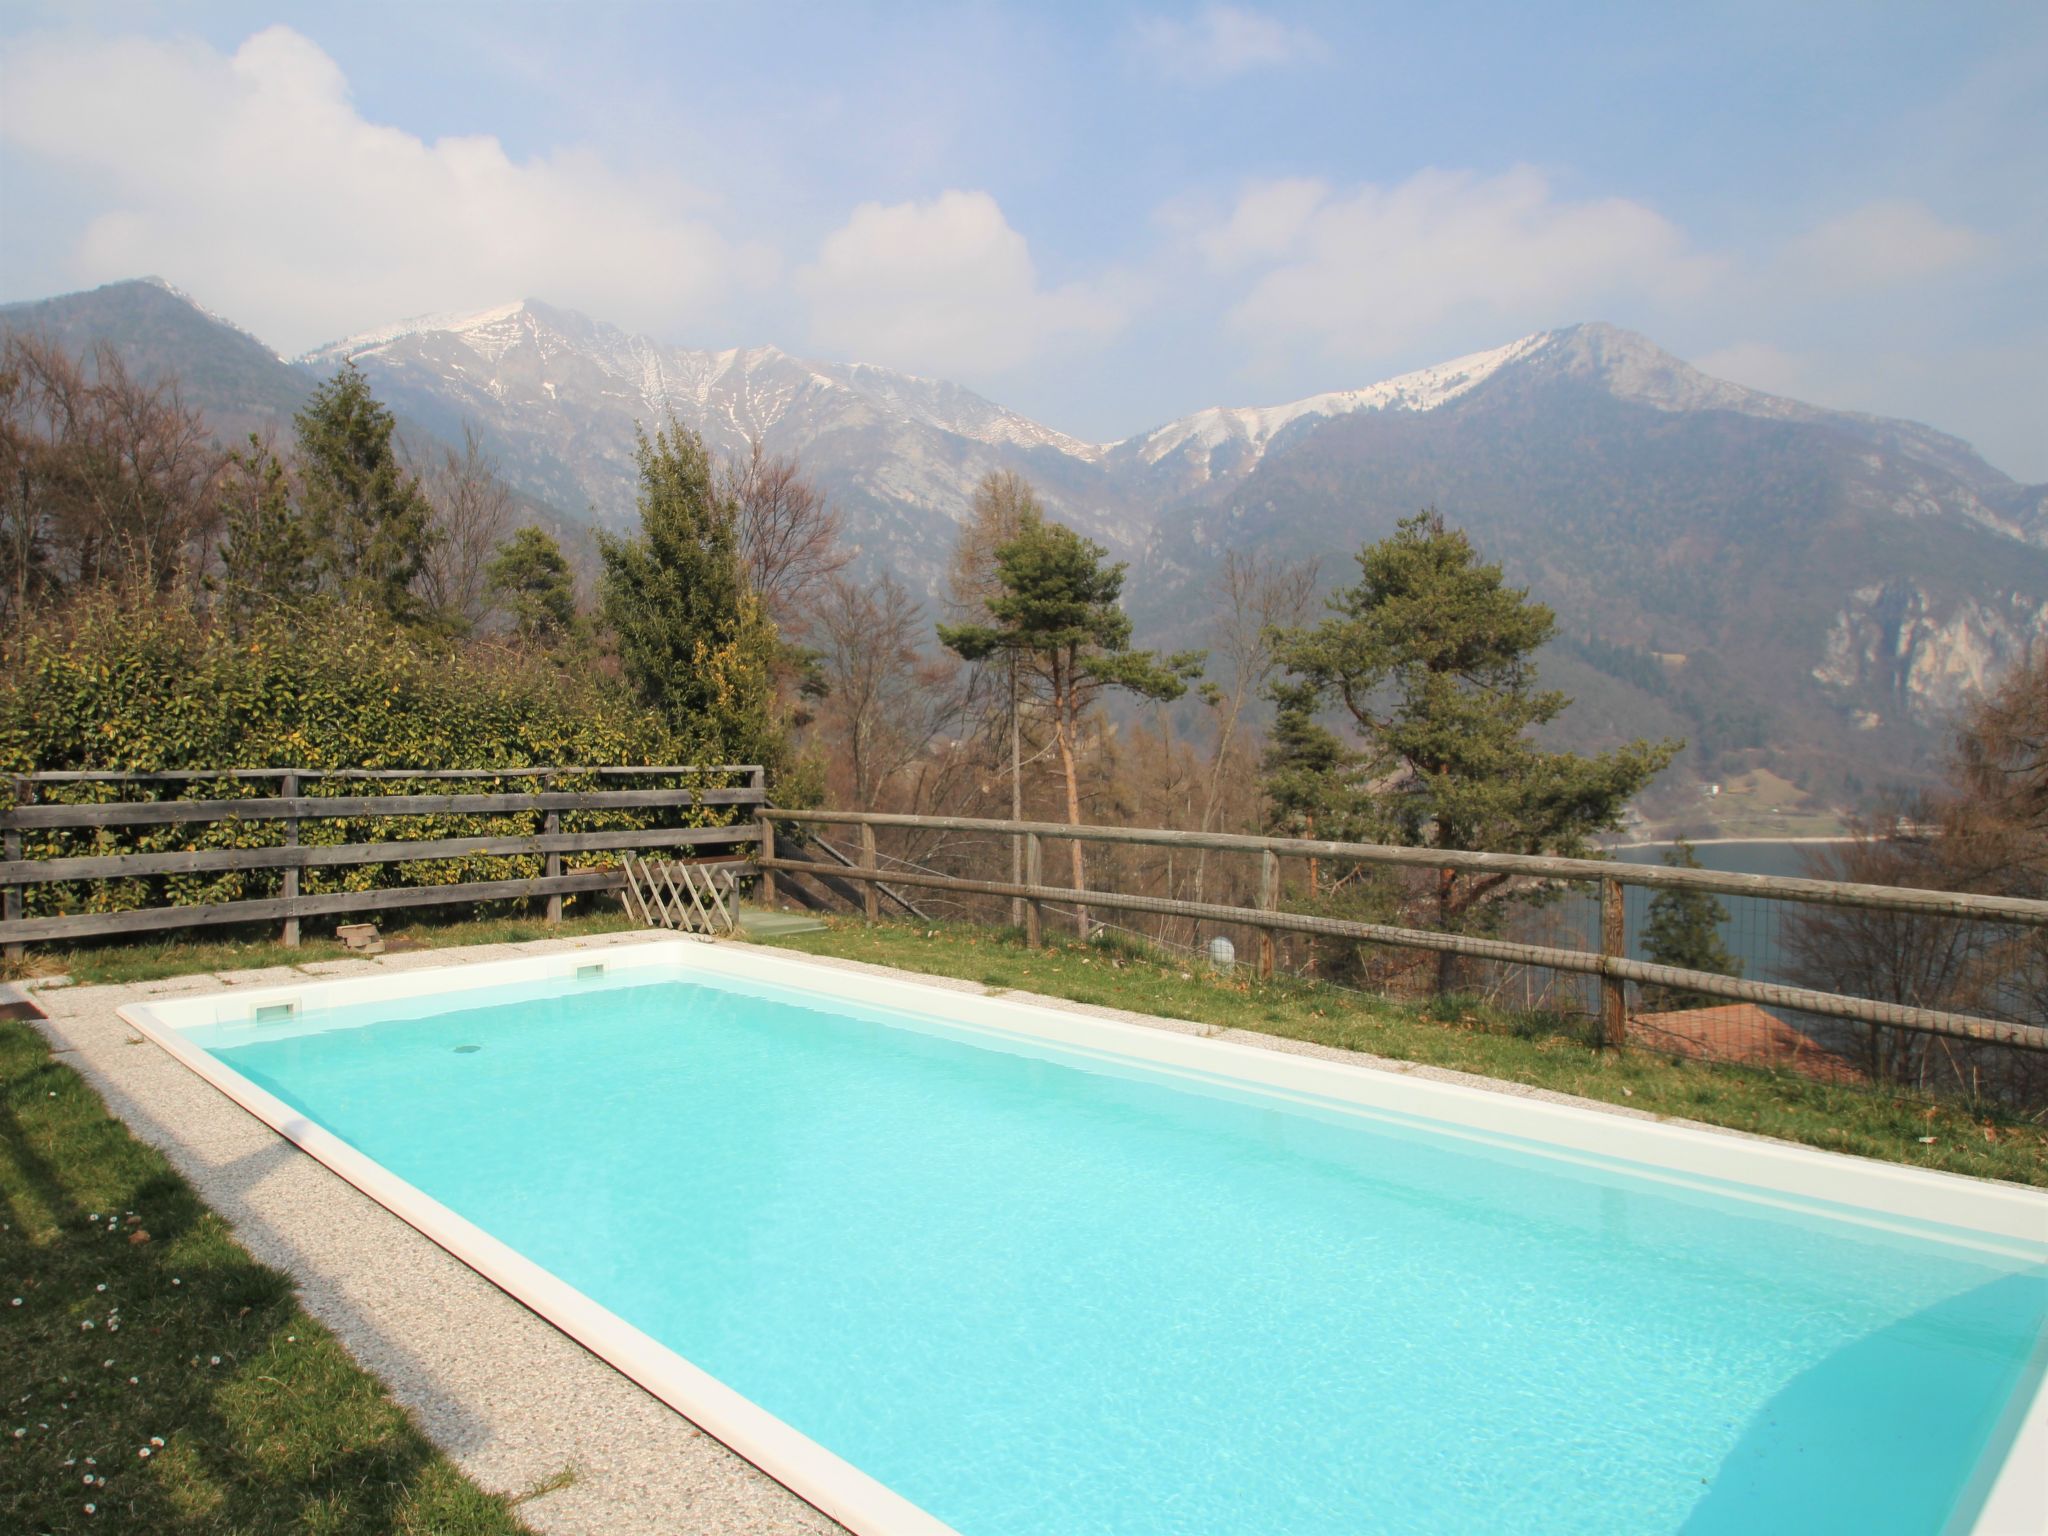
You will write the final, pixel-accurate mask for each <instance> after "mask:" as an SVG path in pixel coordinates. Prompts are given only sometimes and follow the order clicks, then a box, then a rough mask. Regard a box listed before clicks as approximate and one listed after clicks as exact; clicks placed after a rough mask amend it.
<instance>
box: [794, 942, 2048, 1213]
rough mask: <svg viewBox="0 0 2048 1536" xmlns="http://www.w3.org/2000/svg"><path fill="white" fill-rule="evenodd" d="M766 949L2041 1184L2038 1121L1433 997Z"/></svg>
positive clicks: (1124, 954)
mask: <svg viewBox="0 0 2048 1536" xmlns="http://www.w3.org/2000/svg"><path fill="white" fill-rule="evenodd" d="M768 942H772V943H774V944H776V945H777V946H778V947H781V948H785V949H794V950H802V951H804V952H806V953H808V954H816V955H838V956H842V957H844V958H846V959H849V960H866V961H870V962H872V963H874V964H876V965H892V966H896V967H898V968H900V969H902V970H906V971H924V972H927V973H930V974H934V975H940V976H956V977H964V978H966V979H968V980H971V981H978V982H981V983H982V984H983V985H985V986H989V987H994V988H1016V989H1019V990H1022V991H1027V992H1043V993H1046V994H1048V995H1050V996H1054V997H1064V998H1070V999H1072V1000H1073V1001H1075V1002H1081V1003H1094V1004H1098V1005H1100V1006H1103V1007H1111V1008H1127V1009H1130V1010H1132V1011H1134V1012H1138V1013H1152V1014H1162V1015H1165V1016H1166V1017H1169V1018H1177V1019H1189V1020H1193V1021H1195V1022H1197V1023H1205V1024H1216V1025H1221V1026H1226V1027H1232V1028H1237V1029H1248V1030H1257V1031H1260V1032H1261V1033H1264V1034H1269V1035H1283V1036H1286V1037H1287V1038H1289V1039H1294V1040H1312V1041H1315V1042H1317V1043H1319V1044H1322V1045H1334V1046H1342V1047H1344V1048H1346V1049H1349V1050H1355V1051H1370V1052H1372V1053H1373V1054H1374V1055H1378V1056H1388V1057H1393V1058H1396V1059H1398V1060H1402V1061H1417V1062H1426V1063H1428V1064H1429V1065H1431V1066H1438V1067H1450V1068H1454V1069H1456V1070H1458V1071H1461V1072H1476V1073H1479V1074H1481V1075H1483V1076H1486V1077H1496V1078H1505V1079H1507V1080H1509V1081H1512V1082H1518V1083H1529V1084H1533V1085H1535V1086H1537V1087H1542V1088H1553V1089H1556V1090H1558V1091H1560V1092H1563V1093H1573V1094H1578V1095H1580V1096H1582V1097H1584V1098H1589V1099H1604V1100H1607V1101H1609V1102H1611V1103H1615V1104H1625V1105H1628V1106H1629V1107H1631V1108H1634V1109H1645V1110H1649V1111H1651V1112H1652V1113H1655V1114H1660V1115H1671V1116H1674V1117H1678V1118H1683V1119H1687V1120H1700V1121H1705V1122H1706V1123H1708V1124H1710V1125H1724V1126H1729V1127H1732V1128H1734V1129H1737V1130H1743V1131H1754V1132H1757V1133H1759V1134H1762V1135H1766V1136H1778V1137H1783V1138H1784V1139H1785V1140H1787V1141H1802V1142H1806V1143H1807V1144H1809V1145H1811V1146H1815V1147H1822V1148H1825V1149H1826V1150H1828V1151H1830V1152H1850V1153H1855V1154H1857V1155H1859V1156H1863V1157H1878V1158H1885V1159H1888V1160H1890V1161H1892V1162H1899V1163H1912V1164H1914V1165H1916V1166H1918V1167H1922V1168H1942V1169H1946V1170H1948V1171H1950V1172H1952V1173H1967V1174H1975V1175H1978V1176H1979V1177H1983V1178H1996V1179H2012V1180H2015V1181H2017V1182H2020V1183H2025V1184H2043V1185H2048V1128H2044V1127H2042V1126H2039V1125H2028V1124H2016V1123H2012V1122H2009V1121H2002V1120H1987V1119H1983V1118H1980V1117H1978V1116H1975V1115H1972V1114H1970V1113H1968V1112H1966V1111H1964V1110H1961V1109H1956V1108H1951V1107H1949V1106H1947V1105H1935V1104H1926V1103H1920V1102H1915V1101H1909V1100H1902V1099H1891V1098H1886V1097H1884V1096H1882V1095H1879V1094H1876V1093H1872V1092H1868V1091H1863V1090H1858V1089H1854V1088H1842V1087H1835V1086H1831V1085H1829V1084H1825V1083H1816V1082H1812V1081H1810V1080H1808V1079H1806V1078H1803V1077H1798V1076H1795V1075H1792V1074H1789V1073H1788V1074H1783V1075H1780V1074H1776V1073H1769V1072H1762V1071H1757V1070H1753V1069H1749V1068H1743V1067H1731V1066H1718V1065H1702V1064H1700V1063H1698V1062H1680V1061H1672V1060H1669V1059H1667V1058H1664V1057H1660V1056H1653V1055H1651V1054H1649V1053H1647V1052H1644V1051H1631V1052H1628V1053H1626V1054H1621V1053H1615V1052H1610V1051H1602V1050H1600V1049H1598V1048H1597V1047H1596V1046H1595V1045H1594V1044H1593V1042H1592V1040H1591V1038H1590V1036H1589V1035H1587V1034H1586V1033H1585V1032H1584V1030H1583V1029H1582V1028H1581V1027H1580V1026H1578V1025H1576V1024H1574V1023H1569V1022H1566V1021H1561V1020H1558V1019H1554V1018H1547V1017H1543V1016H1528V1015H1518V1014H1505V1013H1497V1012H1494V1011H1491V1010H1488V1009H1485V1008H1482V1007H1478V1006H1476V1005H1473V1004H1471V1003H1469V1002H1463V1001H1460V1000H1457V999H1447V1000H1444V1001H1442V1002H1439V1003H1435V1004H1431V1005H1429V1006H1427V1007H1414V1006H1409V1005H1406V1004H1397V1003H1390V1002H1385V1001H1382V1000H1380V999H1376V998H1368V997H1362V996H1360V995H1358V994H1356V993H1352V992H1346V991H1343V990H1341V989H1338V988H1335V987H1327V986H1319V985H1317V984H1315V983H1312V982H1304V981H1299V980H1295V979H1292V978H1284V977H1283V978H1275V979H1274V980H1272V981H1266V982H1261V981H1257V980H1254V979H1251V978H1250V976H1249V975H1248V974H1247V973H1246V972H1244V971H1242V970H1240V971H1238V972H1235V973H1232V974H1230V975H1220V974H1217V973H1215V972H1212V971H1209V970H1208V969H1206V968H1204V967H1200V966H1193V965H1186V964H1182V963H1179V962H1174V961H1162V960H1160V959H1158V958H1156V957H1154V956H1153V955H1151V954H1149V953H1147V952H1146V951H1144V950H1142V949H1140V948H1138V947H1136V946H1123V945H1119V946H1116V947H1114V948H1106V947H1101V946H1095V945H1082V944H1079V943H1076V942H1074V941H1072V940H1056V941H1055V942H1054V943H1053V945H1052V946H1051V947H1050V948H1046V949H1040V950H1032V949H1027V948H1025V947H1024V945H1023V943H1022V941H1021V939H1020V938H1019V937H1018V936H1017V935H1016V934H1015V933H1014V932H1012V931H1008V930H1000V929H990V928H981V927H973V926H968V925H953V924H937V925H932V924H925V925H917V926H913V925H910V924H907V923H880V924H877V925H876V926H875V927H873V928H869V927H866V926H864V925H863V924H861V923H859V922H858V921H853V920H841V919H834V920H832V926H831V927H830V928H829V929H828V930H827V931H825V932H823V933H805V934H792V935H789V936H787V937H784V938H778V939H774V940H771V941H768Z"/></svg>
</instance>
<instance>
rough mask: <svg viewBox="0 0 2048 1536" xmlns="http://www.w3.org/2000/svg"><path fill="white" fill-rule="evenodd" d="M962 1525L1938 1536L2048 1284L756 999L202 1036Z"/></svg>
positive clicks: (1752, 1207)
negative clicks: (1899, 1535)
mask: <svg viewBox="0 0 2048 1536" xmlns="http://www.w3.org/2000/svg"><path fill="white" fill-rule="evenodd" d="M186 1033H187V1037H188V1038H190V1039H192V1040H193V1041H194V1042H195V1043H197V1044H200V1045H202V1046H205V1047H206V1048H207V1049H209V1050H211V1051H212V1052H213V1053H214V1054H216V1055H217V1056H219V1057H220V1058H221V1059H222V1060H224V1061H225V1062H227V1063H229V1064H230V1065H232V1066H233V1067H234V1068H236V1069H237V1070H238V1071H240V1072H241V1073H243V1074H244V1075H245V1076H247V1077H248V1078H250V1079H251V1080H252V1081H254V1082H256V1083H258V1084H260V1085H262V1086H263V1087H265V1088H267V1089H268V1090H269V1091H271V1092H272V1093H274V1094H276V1095H277V1096H278V1097H280V1098H282V1099H284V1100H286V1101H287V1102H288V1103H290V1104H292V1105H293V1106H294V1107H296V1108H297V1109H299V1110H300V1111H302V1112H304V1113H305V1114H307V1115H309V1116H310V1117H311V1118H313V1119H314V1120H316V1121H318V1122H319V1123H320V1124H322V1125H324V1126H326V1127H327V1128H328V1129H329V1130H331V1131H333V1132H335V1133H336V1134H338V1135H339V1136H341V1137H342V1138H344V1139H345V1140H347V1141H349V1142H350V1143H352V1144H353V1145H355V1146H356V1147H358V1148H360V1149H361V1150H362V1151H363V1152H365V1153H367V1154H368V1155H369V1156H371V1157H372V1158H374V1159H376V1160H377V1161H378V1162H380V1163H382V1164H383V1165H384V1166H385V1167H386V1168H388V1169H390V1170H391V1171H392V1172H394V1173H395V1174H397V1175H399V1176H400V1177H402V1178H404V1179H406V1180H408V1181H409V1182H411V1183H412V1184H414V1185H415V1186H417V1187H418V1188H420V1189H421V1190H423V1191H425V1192H426V1193H427V1194H429V1195H431V1196H433V1197H434V1198H435V1199H437V1200H439V1201H441V1202H442V1203H443V1204H445V1205H447V1206H449V1207H450V1208H452V1209H453V1210H455V1211H456V1212H458V1213H459V1214H461V1215H462V1216H464V1217H466V1218H468V1219H469V1220H470V1221H472V1222H475V1223H476V1224H477V1225H478V1226H480V1227H482V1228H484V1229H485V1230H486V1231H488V1232H490V1233H491V1234H493V1235H494V1236H496V1237H498V1238H499V1239H501V1240H503V1241H504V1242H506V1243H508V1244H510V1245H511V1246H512V1247H514V1248H516V1249H518V1250H519V1251H520V1252H522V1253H524V1254H526V1255H527V1256H528V1257H529V1258H531V1259H533V1260H535V1261H536V1262H538V1263H539V1264H541V1265H543V1266H545V1267H546V1268H548V1269H549V1270H552V1271H553V1272H554V1273H555V1274H556V1275H558V1276H560V1277H561V1278H562V1279H564V1280H566V1281H568V1282H569V1283H570V1284H572V1285H574V1286H576V1287H577V1288H578V1289H580V1290H581V1291H583V1292H584V1293H585V1294H586V1295H588V1296H590V1297H591V1298H593V1299H594V1300H596V1301H597V1302H599V1303H601V1304H602V1305H604V1306H605V1307H608V1308H610V1309H611V1310H612V1311H614V1312H616V1313H617V1314H619V1315H620V1316H622V1317H624V1318H625V1319H627V1320H628V1321H629V1322H632V1323H633V1324H635V1325H636V1326H638V1327H639V1328H641V1329H643V1330H644V1331H646V1332H647V1333H649V1334H651V1335H653V1336H654V1337H655V1338H657V1339H659V1340H661V1341H662V1342H663V1343H665V1344H667V1345H668V1346H670V1347H671V1348H673V1349H674V1350H676V1351H677V1352H678V1353H679V1354H681V1355H682V1356H684V1357H685V1358H686V1359H688V1360H690V1361H692V1362H693V1363H695V1364H696V1365H698V1366H700V1367H701V1368H703V1369H704V1370H706V1371H708V1372H710V1373H711V1374H712V1375H714V1376H716V1377H718V1378H719V1379H721V1380H722V1381H724V1382H725V1383H726V1384H727V1385H729V1386H731V1387H733V1388H734V1389H736V1390H737V1391H739V1392H741V1393H743V1394H744V1395H746V1396H747V1397H749V1398H751V1399H752V1400H753V1401H755V1402H756V1403H758V1404H760V1405H761V1406H762V1407H764V1408H766V1409H768V1410H769V1411H770V1412H772V1413H774V1414H776V1415H777V1416H778V1417H780V1418H781V1419H783V1420H784V1421H785V1422H787V1423H789V1424H791V1425H793V1426H794V1427H795V1428H797V1429H798V1430H801V1431H802V1432H803V1433H804V1434H806V1435H808V1436H810V1437H811V1438H812V1439H813V1440H816V1441H817V1442H819V1443H820V1444H822V1445H824V1446H825V1447H827V1448H828V1449H830V1450H832V1451H834V1452H836V1453H837V1454H838V1455H840V1456H842V1457H844V1458H845V1459H846V1460H848V1461H850V1462H851V1463H853V1464H854V1465H855V1466H857V1467H859V1468H861V1469H862V1470H863V1471H865V1472H867V1473H868V1474H870V1475H871V1476H873V1477H875V1478H877V1479H878V1480H880V1481H881V1482H883V1483H885V1484H887V1485H888V1486H890V1487H891V1488H893V1489H895V1490H896V1491H897V1492H898V1493H900V1494H902V1495H903V1496H905V1497H906V1498H908V1499H910V1500H912V1501H914V1502H915V1503H917V1504H919V1505H921V1506H923V1507H924V1508H926V1509H927V1510H929V1511H930V1512H931V1513H933V1514H934V1515H936V1516H938V1517H939V1518H941V1519H943V1520H945V1521H947V1522H949V1523H951V1524H952V1525H953V1526H954V1527H956V1528H957V1529H958V1530H959V1531H960V1532H962V1533H963V1536H1024V1533H1033V1536H1037V1533H1043V1536H1089V1533H1099V1536H1165V1533H1190V1536H1194V1533H1201V1536H1257V1533H1276V1536H1278V1533H1286V1536H1311V1533H1338V1532H1343V1533H1357V1532H1373V1531H1387V1532H1456V1533H1460V1536H1465V1533H1470V1532H1476V1531H1499V1532H1510V1531H1528V1532H1560V1531H1585V1532H1630V1533H1639V1532H1662V1531H1671V1532H1676V1531H1685V1532H1696V1533H1720V1532H1728V1533H1734V1532H1742V1533H1751V1532H1761V1531H1788V1532H1789V1531H1797V1532H1858V1533H1877V1532H1889V1531H1897V1532H1914V1533H1924V1532H1932V1531H1938V1530H1939V1529H1940V1528H1941V1526H1942V1524H1943V1522H1944V1521H1945V1520H1946V1519H1947V1518H1948V1517H1949V1516H1950V1514H1951V1513H1952V1511H1953V1510H1954V1507H1955V1505H1956V1502H1957V1500H1958V1498H1959V1497H1960V1496H1961V1494H1962V1492H1963V1490H1964V1487H1965V1485H1966V1483H1967V1482H1968V1481H1969V1479H1970V1477H1971V1474H1972V1471H1973V1469H1974V1468H1975V1467H1976V1466H1977V1464H1978V1461H1979V1459H1980V1457H1983V1456H1985V1455H1986V1454H1987V1452H1988V1453H1989V1454H1991V1455H1993V1456H1996V1455H1998V1454H2001V1453H2002V1448H2001V1447H1998V1446H1993V1445H1991V1444H1990V1443H1989V1441H1990V1437H1991V1436H1992V1433H1993V1429H1994V1425H1995V1424H1996V1421H1997V1420H1998V1419H1999V1416H2000V1414H2001V1412H2003V1411H2004V1409H2005V1408H2006V1406H2007V1404H2008V1402H2010V1401H2011V1400H2013V1398H2014V1396H2015V1394H2016V1393H2017V1392H2019V1391H2021V1390H2023V1389H2028V1388H2030V1387H2031V1382H2030V1381H2026V1380H2023V1378H2024V1377H2025V1375H2026V1371H2027V1360H2028V1357H2029V1353H2030V1351H2031V1350H2032V1349H2033V1347H2034V1345H2035V1343H2036V1341H2037V1340H2038V1339H2039V1338H2040V1336H2041V1333H2042V1330H2043V1328H2044V1326H2048V1267H2044V1266H2043V1265H2042V1264H2041V1263H2040V1262H2038V1256H2036V1257H2035V1259H2034V1260H2033V1261H2030V1259H2029V1258H2028V1257H2024V1256H2014V1255H2012V1254H2010V1253H2002V1252H2000V1251H1999V1250H1998V1249H1997V1248H1996V1247H1995V1246H1975V1245H1972V1244H1970V1243H1967V1242H1964V1241H1960V1240H1947V1239H1945V1238H1943V1237H1942V1236H1941V1235H1940V1234H1938V1233H1933V1232H1920V1231H1901V1230H1893V1229H1890V1228H1887V1227H1883V1226H1875V1225H1867V1224H1861V1223H1858V1222H1855V1221H1851V1220H1846V1219H1837V1218H1835V1217H1833V1216H1831V1215H1829V1214H1828V1213H1826V1212H1825V1211H1818V1210H1796V1209H1785V1208H1781V1207H1778V1206H1773V1205H1769V1204H1763V1203H1757V1202H1752V1201H1748V1200H1745V1199H1743V1198H1740V1197H1739V1196H1738V1195H1737V1194H1736V1193H1735V1192H1733V1191H1725V1192H1724V1191H1721V1190H1718V1189H1714V1188H1701V1187H1688V1186H1686V1185H1684V1184H1680V1183H1673V1182H1669V1181H1661V1180H1656V1179H1652V1178H1647V1177H1643V1176H1640V1175H1639V1174H1636V1173H1632V1172H1630V1171H1629V1170H1628V1169H1626V1168H1625V1167H1621V1166H1613V1167H1609V1166H1603V1165H1599V1164H1589V1163H1587V1162H1586V1161H1584V1160H1566V1159H1562V1158H1553V1157H1551V1156H1547V1155H1545V1154H1544V1153H1542V1152H1541V1151H1540V1150H1538V1149H1535V1148H1530V1147H1519V1146H1513V1145H1493V1144H1489V1143H1487V1142H1484V1141H1479V1140H1474V1139H1471V1138H1467V1137H1461V1136H1459V1135H1456V1134H1454V1133H1450V1132H1448V1131H1443V1130H1438V1129H1432V1128H1430V1127H1428V1126H1426V1125H1421V1124H1408V1123H1402V1122H1400V1121H1398V1120H1395V1119H1388V1118H1382V1117H1377V1116H1370V1115H1365V1114H1361V1113H1359V1112H1357V1111H1354V1110H1348V1109H1340V1108H1337V1107H1335V1106H1317V1105H1314V1104H1301V1103H1294V1102H1285V1101H1281V1100H1277V1099H1269V1098H1265V1097H1262V1096H1260V1095H1259V1094H1257V1093H1256V1092H1254V1091H1251V1090H1244V1089H1237V1088H1231V1087H1225V1086H1221V1085H1213V1084H1203V1083H1198V1082H1192V1081H1189V1080H1185V1079H1180V1078H1175V1077H1171V1076H1167V1075H1164V1074H1161V1073H1155V1072H1153V1071H1152V1070H1150V1069H1147V1068H1142V1067H1137V1066H1133V1065H1129V1064H1120V1063H1115V1062H1110V1061H1106V1060H1100V1059H1094V1058H1090V1057H1088V1056H1084V1055H1079V1054H1068V1053H1064V1052H1062V1051H1060V1050H1058V1049H1055V1048H1049V1047H1041V1046H1033V1045H1024V1044H1021V1043H1010V1042H1006V1041H1005V1039H1004V1038H1003V1037H1000V1036H992V1035H989V1034H986V1033H981V1032H977V1031H975V1030H973V1029H971V1028H967V1027H955V1026H949V1025H947V1024H945V1023H943V1022H940V1021H938V1020H932V1019H919V1018H914V1017H906V1016H904V1015H900V1014H890V1013H886V1012H883V1011H880V1010H877V1009H873V1008H869V1007H865V1006H861V1005H856V1004H842V1003H837V1002H831V1001H828V1000H826V999H823V998H821V997H819V996H817V995H815V994H810V993H806V992H798V991H795V990H783V989H780V988H776V987H771V986H765V985H759V984H755V983H752V982H732V981H726V980H723V979H720V980H718V981H716V982H711V983H705V982H701V981H691V980H685V979H683V977H682V976H681V974H680V973H668V972H658V973H655V974H654V975H652V976H650V974H649V973H648V972H645V971H642V972H638V973H629V974H626V975H623V976H617V977H615V978H613V979H611V980H609V981H603V982H595V983H593V982H584V983H575V982H562V983H557V984H548V985H546V986H544V987H538V988H537V987H535V986H533V985H531V984H529V985H527V986H524V987H522V988H519V989H517V990H513V989H504V990H500V991H489V992H471V993H466V994H462V995H461V996H459V997H442V998H434V999H426V1000H420V1001H415V1002H411V1003H408V1004H404V1005H398V1006H394V1005H391V1004H382V1005H377V1006H375V1007H363V1008H351V1009H346V1010H336V1011H334V1012H331V1013H328V1014H325V1015H308V1016H306V1017H304V1018H302V1019H300V1020H298V1021H296V1022H295V1023H293V1024H292V1025H290V1026H288V1027H286V1028H284V1029H278V1028H276V1027H273V1026H241V1025H238V1026H218V1027H214V1028H210V1029H196V1030H191V1031H187V1032H186Z"/></svg>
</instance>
